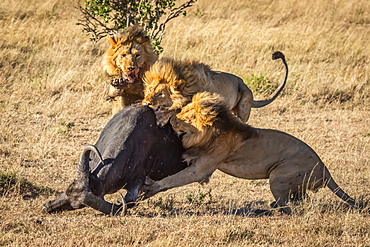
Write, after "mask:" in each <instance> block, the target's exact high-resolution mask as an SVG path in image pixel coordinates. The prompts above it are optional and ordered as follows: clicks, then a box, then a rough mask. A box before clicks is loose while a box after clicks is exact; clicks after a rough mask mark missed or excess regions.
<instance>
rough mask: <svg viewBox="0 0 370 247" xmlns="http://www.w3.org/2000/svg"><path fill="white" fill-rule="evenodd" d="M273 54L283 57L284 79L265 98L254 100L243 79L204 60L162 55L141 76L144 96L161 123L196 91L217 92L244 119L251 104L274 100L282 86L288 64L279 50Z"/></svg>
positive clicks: (276, 57) (265, 103) (262, 104)
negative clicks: (200, 61) (215, 67)
mask: <svg viewBox="0 0 370 247" xmlns="http://www.w3.org/2000/svg"><path fill="white" fill-rule="evenodd" d="M272 58H273V59H274V60H275V59H278V58H280V59H282V61H283V63H284V65H285V68H286V74H285V79H284V82H283V83H282V84H281V85H280V86H279V87H278V88H277V89H276V90H275V92H274V94H273V96H272V97H271V98H270V99H267V100H261V101H255V100H253V94H252V91H251V90H250V89H249V88H248V87H247V86H246V85H245V84H244V82H243V80H242V79H241V78H239V77H237V76H235V75H232V74H228V73H224V72H219V71H213V70H211V69H210V67H209V66H208V65H206V64H203V63H199V62H197V61H177V60H173V59H170V58H161V59H160V60H158V61H157V62H156V63H155V64H153V65H152V66H151V68H150V70H148V71H147V72H146V73H145V77H144V85H145V91H144V94H145V96H144V100H143V104H147V105H149V106H151V107H152V108H153V110H155V112H156V118H157V124H158V125H159V126H164V125H165V124H166V123H167V122H168V120H169V119H170V117H171V116H172V114H173V113H174V112H175V111H176V110H177V109H181V108H182V107H183V106H184V105H186V104H187V103H189V102H190V101H191V98H192V97H193V95H195V94H196V93H198V92H203V91H207V92H212V93H219V94H221V95H222V96H224V98H225V100H226V104H227V106H228V108H229V109H231V110H232V111H233V112H234V113H235V114H236V115H237V116H238V117H239V118H240V119H241V120H242V121H244V122H247V120H248V118H249V115H250V111H251V108H260V107H263V106H266V105H268V104H270V103H271V102H273V101H274V100H275V99H276V97H277V96H278V95H279V94H280V93H281V91H282V90H283V88H284V86H285V83H286V80H287V77H288V65H287V63H286V61H285V56H284V54H283V53H281V52H275V53H274V54H273V55H272Z"/></svg>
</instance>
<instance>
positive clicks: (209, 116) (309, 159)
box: [146, 93, 357, 214]
mask: <svg viewBox="0 0 370 247" xmlns="http://www.w3.org/2000/svg"><path fill="white" fill-rule="evenodd" d="M170 122H171V124H172V127H173V128H174V130H175V131H177V132H178V133H182V134H183V136H182V141H183V145H184V147H185V148H186V151H185V153H184V155H183V157H184V158H185V159H186V160H187V161H188V162H189V164H190V166H189V167H187V168H185V169H184V170H182V171H180V172H179V173H177V174H175V175H172V176H169V177H166V178H164V179H162V180H160V181H157V182H154V183H152V184H151V185H150V186H149V188H146V189H147V190H148V191H149V192H148V195H154V194H155V193H157V192H160V191H164V190H167V189H170V188H174V187H178V186H182V185H186V184H189V183H192V182H201V181H203V180H205V179H207V178H208V177H209V176H211V175H212V173H213V172H214V171H215V170H216V169H219V170H221V171H223V172H225V173H227V174H229V175H232V176H235V177H238V178H244V179H269V182H270V189H271V192H272V194H273V196H274V198H275V200H276V202H274V203H273V204H272V205H273V206H275V207H279V208H280V210H282V211H283V212H284V213H287V214H290V213H291V209H290V208H289V207H288V206H287V202H288V201H294V202H299V201H300V200H302V198H304V197H305V195H306V191H307V190H312V191H317V190H318V189H319V188H321V187H325V186H328V188H329V189H330V190H332V191H333V192H334V193H335V194H336V195H337V196H338V197H340V198H341V199H342V200H344V201H345V202H347V203H348V204H350V205H352V206H355V207H357V204H356V202H355V200H354V199H352V198H351V197H350V196H348V195H347V194H346V193H345V192H344V191H343V190H342V189H341V188H340V187H339V186H338V185H337V184H336V183H335V181H334V180H333V178H332V177H331V175H330V173H329V171H328V169H327V168H326V167H325V165H324V164H323V162H322V161H321V159H320V158H319V156H318V155H317V154H316V153H315V151H313V150H312V149H311V148H310V147H309V146H308V145H307V144H306V143H304V142H303V141H301V140H299V139H297V138H295V137H293V136H291V135H289V134H287V133H284V132H281V131H278V130H269V129H257V128H253V127H251V126H249V125H247V124H245V123H243V122H241V121H240V119H238V118H237V117H235V116H234V115H233V114H232V113H231V111H230V110H229V109H228V107H227V104H226V103H225V101H224V99H223V98H222V97H220V96H219V95H217V94H210V93H199V94H197V95H195V96H194V98H193V100H192V102H191V103H190V104H188V105H186V106H185V107H184V108H182V110H181V112H180V113H179V114H177V115H176V116H175V115H174V116H173V117H172V118H171V120H170Z"/></svg>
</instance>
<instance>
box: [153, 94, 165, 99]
mask: <svg viewBox="0 0 370 247" xmlns="http://www.w3.org/2000/svg"><path fill="white" fill-rule="evenodd" d="M154 96H155V97H161V98H163V97H164V94H163V93H156V94H154Z"/></svg>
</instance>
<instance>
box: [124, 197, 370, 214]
mask: <svg viewBox="0 0 370 247" xmlns="http://www.w3.org/2000/svg"><path fill="white" fill-rule="evenodd" d="M272 204H273V203H271V204H269V202H267V201H253V202H249V203H246V204H245V206H244V207H240V208H232V207H225V206H222V207H219V206H217V205H211V204H209V205H205V206H204V207H202V208H197V207H196V206H195V207H191V208H188V207H186V206H166V207H165V208H161V210H160V212H158V210H157V209H156V208H155V206H149V208H146V209H145V210H142V209H139V210H137V211H133V212H128V215H137V216H141V217H147V218H153V217H158V216H160V217H162V218H167V217H176V216H178V215H186V216H205V215H208V216H209V215H220V214H221V215H235V216H241V217H248V218H255V217H266V216H277V215H282V213H281V212H280V211H279V209H278V208H271V207H270V206H271V205H272ZM311 206H313V205H312V204H310V203H307V204H306V203H304V202H303V203H302V204H300V205H296V206H294V207H293V209H294V211H295V214H296V215H304V214H305V212H307V210H315V211H316V210H317V212H318V213H321V214H329V213H333V212H343V213H347V212H350V211H353V210H354V211H356V209H354V208H352V207H351V206H349V205H347V204H345V203H342V202H333V203H319V204H317V205H316V206H314V207H315V209H313V208H311ZM150 208H152V209H153V210H150ZM266 208H271V210H268V209H266ZM360 208H361V209H360V212H361V213H365V214H370V200H369V199H363V200H360ZM144 211H145V212H144Z"/></svg>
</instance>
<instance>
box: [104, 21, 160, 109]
mask: <svg viewBox="0 0 370 247" xmlns="http://www.w3.org/2000/svg"><path fill="white" fill-rule="evenodd" d="M109 43H110V47H109V49H108V50H107V52H106V53H105V56H104V59H103V66H104V70H105V71H106V72H107V74H108V75H109V76H112V77H113V79H111V80H110V83H109V84H110V85H109V89H108V97H109V98H110V99H112V102H113V105H112V113H113V115H114V114H116V113H117V112H118V111H120V110H121V109H123V108H124V107H126V106H128V105H130V104H132V103H135V102H137V101H141V100H142V99H143V98H144V93H143V90H144V86H143V80H142V78H143V75H144V73H145V72H146V71H147V70H148V69H149V67H150V66H151V65H152V64H153V63H155V61H156V60H157V56H156V54H155V53H154V51H153V48H152V45H151V40H150V38H149V37H148V36H147V35H146V34H145V32H144V29H143V28H141V27H139V26H137V25H135V26H130V27H127V28H125V29H124V30H123V31H122V32H121V33H119V34H117V35H115V36H113V37H110V38H109Z"/></svg>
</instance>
